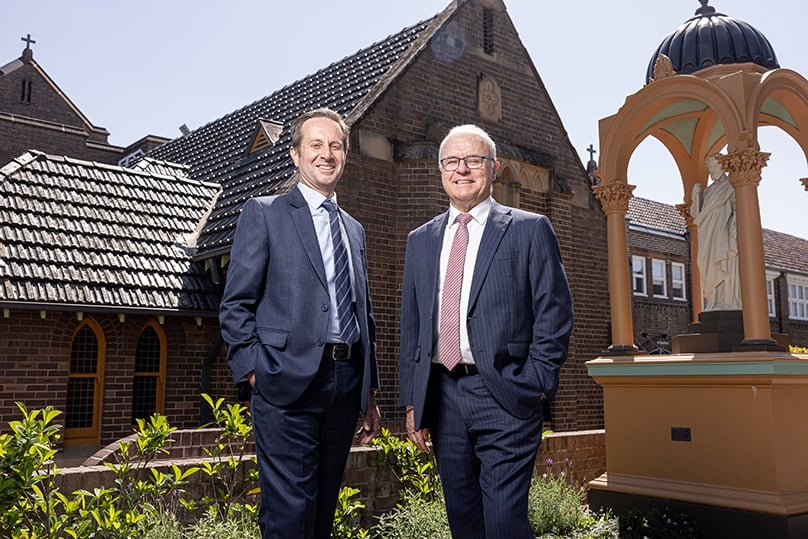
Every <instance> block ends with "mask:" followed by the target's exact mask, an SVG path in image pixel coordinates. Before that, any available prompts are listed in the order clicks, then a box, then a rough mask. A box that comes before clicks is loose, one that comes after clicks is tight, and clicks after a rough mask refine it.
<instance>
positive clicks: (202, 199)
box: [0, 151, 219, 314]
mask: <svg viewBox="0 0 808 539" xmlns="http://www.w3.org/2000/svg"><path fill="white" fill-rule="evenodd" d="M147 166H150V167H151V168H152V170H150V171H149V172H144V171H142V170H138V169H126V168H121V167H117V166H112V165H106V164H99V163H92V162H87V161H79V160H76V159H70V158H62V157H53V156H49V155H46V154H43V153H40V152H34V151H31V152H27V153H26V154H23V155H22V156H21V157H19V158H17V159H15V160H13V161H11V162H10V163H9V164H7V165H6V166H4V167H3V168H2V169H0V284H1V285H0V305H4V306H9V305H19V304H20V303H24V304H28V305H29V306H30V305H42V308H44V307H46V306H48V305H64V304H69V305H71V307H72V308H76V309H81V308H82V307H85V308H86V309H87V310H97V309H107V308H109V309H115V310H117V311H119V312H127V311H129V310H138V311H144V310H145V311H146V312H153V313H161V312H162V313H168V312H172V311H176V310H182V311H184V312H185V313H186V314H188V313H189V312H191V313H193V312H199V313H200V314H201V313H210V312H211V311H214V312H215V310H216V308H217V306H218V300H217V298H216V295H215V289H214V288H213V286H212V284H211V283H210V280H209V279H208V277H207V275H206V273H205V271H204V267H203V265H202V264H201V263H197V262H194V261H193V260H192V257H191V253H190V251H191V250H190V249H189V248H188V247H187V246H183V245H182V243H184V242H185V238H186V237H192V236H193V233H194V231H195V229H196V227H197V225H198V223H199V221H200V219H201V218H202V216H203V215H204V214H205V212H206V211H207V210H208V208H209V206H210V204H211V201H212V200H214V199H215V196H216V193H217V192H218V190H219V187H218V185H216V184H208V183H203V182H200V181H196V180H190V179H188V178H187V177H184V176H183V175H181V173H180V172H179V170H178V169H177V168H176V167H174V166H173V165H168V164H160V163H157V162H155V161H152V162H151V163H150V165H147ZM154 169H160V170H162V171H172V170H173V174H172V175H164V174H161V173H160V172H155V170H154Z"/></svg>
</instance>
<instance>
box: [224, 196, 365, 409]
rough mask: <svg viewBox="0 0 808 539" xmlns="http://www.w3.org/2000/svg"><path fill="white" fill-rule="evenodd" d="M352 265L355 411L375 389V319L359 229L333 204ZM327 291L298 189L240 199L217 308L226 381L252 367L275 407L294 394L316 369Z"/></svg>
mask: <svg viewBox="0 0 808 539" xmlns="http://www.w3.org/2000/svg"><path fill="white" fill-rule="evenodd" d="M340 213H341V215H342V222H343V224H344V226H345V231H346V232H347V234H348V239H349V243H350V256H351V259H352V264H353V268H354V280H355V289H354V293H355V297H356V319H357V321H358V322H359V329H360V332H361V337H360V339H361V344H362V352H363V358H362V359H363V362H364V376H363V380H362V411H363V412H365V411H366V410H367V401H368V393H369V388H371V387H373V388H378V387H379V375H378V368H377V364H376V325H375V321H374V318H373V310H372V308H371V303H370V293H369V288H368V280H367V263H366V258H365V231H364V229H363V228H362V225H360V224H359V222H358V221H356V220H355V219H353V218H352V217H351V216H350V215H348V214H347V213H346V212H344V211H342V210H341V209H340ZM328 309H329V296H328V286H327V284H326V277H325V267H324V265H323V258H322V254H321V253H320V246H319V243H318V242H317V233H316V232H315V230H314V223H313V221H312V218H311V211H310V210H309V206H308V204H307V203H306V199H305V198H303V194H302V193H301V192H300V190H299V189H297V188H294V189H292V190H291V191H290V192H289V193H287V194H284V195H279V196H271V197H258V198H253V199H250V200H248V201H247V202H246V203H245V204H244V208H243V210H242V212H241V216H240V217H239V221H238V227H237V229H236V235H235V238H234V240H233V247H232V249H231V260H230V266H229V268H228V271H227V284H226V286H225V291H224V294H223V297H222V302H221V306H220V311H219V322H220V325H221V330H222V337H223V338H224V341H225V342H226V343H227V344H228V360H229V364H230V370H231V371H232V374H233V379H234V380H235V381H236V382H238V381H239V380H242V379H244V377H245V376H247V374H248V373H249V372H250V371H255V384H256V386H258V387H259V388H260V389H261V393H262V394H263V395H265V396H266V398H267V399H269V400H270V401H271V402H272V403H273V404H275V405H276V406H285V405H287V404H289V403H291V402H293V401H294V400H295V399H297V398H298V397H300V395H302V393H303V391H304V390H305V389H306V388H307V387H308V386H309V383H310V382H311V380H312V378H314V375H315V374H316V373H317V369H318V368H319V365H320V361H321V359H322V356H323V345H324V344H325V338H326V335H327V333H328V319H329V318H328V317H329V313H328Z"/></svg>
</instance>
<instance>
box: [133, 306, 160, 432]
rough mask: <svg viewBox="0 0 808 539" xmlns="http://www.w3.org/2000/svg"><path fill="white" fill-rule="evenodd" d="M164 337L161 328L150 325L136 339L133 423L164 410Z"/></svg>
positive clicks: (151, 323)
mask: <svg viewBox="0 0 808 539" xmlns="http://www.w3.org/2000/svg"><path fill="white" fill-rule="evenodd" d="M165 357H166V344H165V335H164V334H163V332H162V330H161V328H160V326H158V325H157V324H156V323H155V322H149V323H148V324H147V325H146V327H145V328H143V331H141V332H140V336H139V337H138V340H137V348H136V350H135V373H134V380H133V384H132V423H135V420H137V419H147V418H148V417H149V416H151V415H152V414H154V413H155V412H158V413H162V411H163V392H164V386H165Z"/></svg>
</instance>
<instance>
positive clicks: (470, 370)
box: [432, 363, 480, 378]
mask: <svg viewBox="0 0 808 539" xmlns="http://www.w3.org/2000/svg"><path fill="white" fill-rule="evenodd" d="M432 368H433V369H435V370H436V371H438V372H440V373H442V374H448V375H449V376H453V377H455V378H461V377H463V376H474V375H475V374H480V371H478V370H477V365H472V364H471V363H459V364H457V365H455V368H454V369H452V370H451V371H450V370H449V369H447V368H446V367H444V366H443V364H441V363H433V364H432Z"/></svg>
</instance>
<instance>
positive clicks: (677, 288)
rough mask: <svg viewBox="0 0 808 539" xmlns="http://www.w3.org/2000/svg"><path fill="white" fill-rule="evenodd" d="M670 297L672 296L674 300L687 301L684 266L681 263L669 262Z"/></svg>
mask: <svg viewBox="0 0 808 539" xmlns="http://www.w3.org/2000/svg"><path fill="white" fill-rule="evenodd" d="M671 296H673V299H675V300H679V301H686V300H687V292H686V289H685V265H684V264H682V263H681V262H671Z"/></svg>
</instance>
